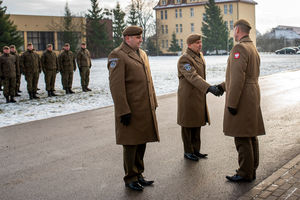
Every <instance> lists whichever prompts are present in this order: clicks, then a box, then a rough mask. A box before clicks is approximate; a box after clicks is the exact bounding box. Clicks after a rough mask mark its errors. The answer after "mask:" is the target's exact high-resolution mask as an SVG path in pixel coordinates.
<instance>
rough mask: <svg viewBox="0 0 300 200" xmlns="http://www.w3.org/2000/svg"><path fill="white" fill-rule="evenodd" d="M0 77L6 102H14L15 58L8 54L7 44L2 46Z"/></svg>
mask: <svg viewBox="0 0 300 200" xmlns="http://www.w3.org/2000/svg"><path fill="white" fill-rule="evenodd" d="M0 77H1V80H3V85H4V89H3V95H4V96H5V98H6V103H10V102H11V103H15V102H16V101H15V99H14V96H15V94H16V92H15V90H16V60H15V57H14V56H12V55H10V50H9V47H8V46H4V47H3V55H2V56H1V57H0Z"/></svg>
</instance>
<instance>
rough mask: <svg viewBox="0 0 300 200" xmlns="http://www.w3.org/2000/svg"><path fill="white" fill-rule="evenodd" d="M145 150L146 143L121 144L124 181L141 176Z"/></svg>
mask: <svg viewBox="0 0 300 200" xmlns="http://www.w3.org/2000/svg"><path fill="white" fill-rule="evenodd" d="M145 151H146V144H139V145H123V160H124V170H125V176H124V181H125V183H131V182H134V181H137V180H138V178H139V177H143V175H142V173H143V172H144V155H145Z"/></svg>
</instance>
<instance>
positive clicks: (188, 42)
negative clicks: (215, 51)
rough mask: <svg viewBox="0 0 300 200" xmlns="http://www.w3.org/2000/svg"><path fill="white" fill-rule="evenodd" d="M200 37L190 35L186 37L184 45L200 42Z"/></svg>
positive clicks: (196, 34)
mask: <svg viewBox="0 0 300 200" xmlns="http://www.w3.org/2000/svg"><path fill="white" fill-rule="evenodd" d="M201 38H202V36H201V35H200V34H198V33H195V34H191V35H189V36H188V38H187V39H186V43H187V44H188V45H189V44H193V43H195V42H196V41H198V40H201Z"/></svg>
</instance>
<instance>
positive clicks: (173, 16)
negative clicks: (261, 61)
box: [154, 0, 257, 54]
mask: <svg viewBox="0 0 300 200" xmlns="http://www.w3.org/2000/svg"><path fill="white" fill-rule="evenodd" d="M207 2H208V0H160V1H159V2H158V4H157V6H155V8H154V10H155V12H156V25H157V36H158V43H159V46H160V50H161V51H162V53H163V54H169V53H170V52H169V51H168V49H169V47H170V45H171V41H172V34H173V33H175V34H176V39H177V42H178V44H179V46H180V47H181V48H182V50H183V51H184V50H185V49H186V48H187V45H186V38H187V37H188V35H190V34H192V33H200V34H201V27H202V22H203V17H204V13H205V4H207ZM215 2H216V5H217V6H219V8H220V9H221V13H222V16H223V20H224V21H225V23H226V24H227V27H228V30H229V37H230V38H233V24H234V23H235V22H236V21H237V20H239V19H246V20H248V21H249V23H250V24H251V26H252V29H251V33H250V37H251V39H252V40H253V41H254V44H256V25H255V5H256V4H257V3H256V2H255V1H253V0H215ZM225 50H226V49H225Z"/></svg>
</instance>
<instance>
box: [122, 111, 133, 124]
mask: <svg viewBox="0 0 300 200" xmlns="http://www.w3.org/2000/svg"><path fill="white" fill-rule="evenodd" d="M130 120H131V114H130V113H129V114H126V115H122V116H121V120H120V122H121V123H122V124H123V125H124V126H128V125H129V124H130Z"/></svg>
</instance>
